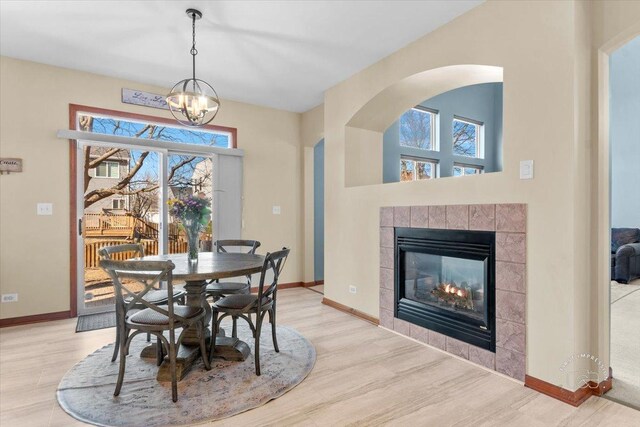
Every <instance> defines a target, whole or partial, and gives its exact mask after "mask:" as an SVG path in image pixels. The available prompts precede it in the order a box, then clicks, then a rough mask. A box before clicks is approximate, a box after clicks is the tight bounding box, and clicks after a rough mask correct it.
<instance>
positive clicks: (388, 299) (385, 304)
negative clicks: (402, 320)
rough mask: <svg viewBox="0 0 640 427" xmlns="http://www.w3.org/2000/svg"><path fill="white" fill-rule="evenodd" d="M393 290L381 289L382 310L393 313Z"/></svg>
mask: <svg viewBox="0 0 640 427" xmlns="http://www.w3.org/2000/svg"><path fill="white" fill-rule="evenodd" d="M393 304H394V299H393V289H380V308H384V309H386V310H391V311H393Z"/></svg>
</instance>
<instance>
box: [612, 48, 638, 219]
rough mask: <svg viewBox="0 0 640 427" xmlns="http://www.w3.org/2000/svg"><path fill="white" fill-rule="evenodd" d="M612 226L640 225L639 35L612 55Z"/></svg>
mask: <svg viewBox="0 0 640 427" xmlns="http://www.w3.org/2000/svg"><path fill="white" fill-rule="evenodd" d="M609 89H610V93H609V96H610V98H609V141H610V147H611V226H612V227H640V36H639V37H636V38H635V39H633V40H631V41H630V42H628V43H627V44H625V45H624V46H622V47H621V48H620V49H618V50H616V51H615V52H614V53H613V54H612V55H611V57H610V58H609Z"/></svg>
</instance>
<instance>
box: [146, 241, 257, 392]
mask: <svg viewBox="0 0 640 427" xmlns="http://www.w3.org/2000/svg"><path fill="white" fill-rule="evenodd" d="M142 260H144V261H171V262H173V264H174V265H175V269H174V270H173V281H174V284H175V283H176V282H182V281H184V282H185V285H184V289H185V291H186V292H187V295H186V304H187V305H189V306H192V307H204V309H205V311H206V315H205V319H204V322H205V325H204V326H205V328H204V330H205V334H206V335H207V338H208V339H209V338H210V336H211V329H209V326H210V324H211V306H210V305H209V303H208V302H207V299H206V288H207V282H208V281H210V280H212V279H225V278H229V277H239V276H246V275H250V274H255V273H259V272H260V271H261V270H262V264H263V263H264V256H263V255H256V254H244V253H226V252H200V253H199V254H198V262H196V263H193V262H189V261H188V260H187V254H185V253H182V254H168V255H149V256H145V257H144V258H142ZM250 353H251V350H250V349H249V346H248V345H247V344H246V343H245V342H243V341H241V340H239V339H238V338H234V337H226V336H225V333H224V330H221V331H220V332H219V334H218V336H217V337H216V353H215V354H214V356H215V357H221V358H224V359H226V360H237V361H242V360H245V359H246V358H247V357H248V356H249V354H250ZM143 355H144V354H143ZM146 355H147V356H149V357H155V350H151V349H150V350H149V351H147V354H146ZM199 357H200V348H199V340H198V337H197V332H196V329H195V327H192V328H190V329H188V330H187V331H185V335H184V338H183V341H182V346H181V347H180V349H179V350H178V359H177V374H178V379H179V380H180V379H182V378H184V376H185V375H186V373H187V372H188V371H189V369H190V368H191V366H192V365H193V364H194V363H195V362H196V361H197V360H198V358H199ZM168 365H169V363H168V361H165V362H164V363H163V364H162V366H161V367H160V369H159V370H158V380H159V381H168V380H170V379H171V376H170V374H169V366H168Z"/></svg>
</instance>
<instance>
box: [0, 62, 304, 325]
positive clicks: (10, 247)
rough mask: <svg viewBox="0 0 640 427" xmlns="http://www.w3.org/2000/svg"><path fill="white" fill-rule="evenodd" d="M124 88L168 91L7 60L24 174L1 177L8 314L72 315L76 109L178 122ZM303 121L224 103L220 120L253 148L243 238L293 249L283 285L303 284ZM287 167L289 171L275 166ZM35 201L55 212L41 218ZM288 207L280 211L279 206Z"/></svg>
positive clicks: (11, 137) (0, 136)
mask: <svg viewBox="0 0 640 427" xmlns="http://www.w3.org/2000/svg"><path fill="white" fill-rule="evenodd" d="M123 87H127V88H135V89H141V90H146V91H149V92H154V93H165V92H166V91H167V89H166V88H159V87H152V86H148V85H144V84H140V83H135V82H130V81H123V80H118V79H114V78H109V77H104V76H99V75H95V74H89V73H84V72H78V71H72V70H68V69H62V68H57V67H51V66H47V65H42V64H36V63H32V62H25V61H19V60H15V59H11V58H7V57H1V58H0V94H1V98H0V111H1V113H2V114H1V118H0V156H2V157H20V158H22V159H23V161H24V169H23V170H24V171H23V172H22V173H15V174H11V175H3V176H2V177H0V239H1V240H0V292H1V293H3V294H5V293H14V292H17V293H18V294H19V300H18V302H17V303H5V304H2V305H1V306H0V318H11V317H17V316H27V315H33V314H40V313H49V312H58V311H65V310H69V277H70V276H69V263H70V261H69V245H70V242H69V142H68V141H66V140H61V139H58V138H56V136H55V135H56V132H57V131H58V130H59V129H66V128H68V122H69V118H68V117H69V104H70V103H74V104H82V105H88V106H93V107H100V108H108V109H114V110H121V111H129V112H134V113H139V114H146V115H156V116H164V117H170V115H169V113H168V112H166V111H163V110H158V109H152V108H145V107H137V106H131V105H127V104H122V103H121V102H120V90H121V88H123ZM300 122H301V115H300V114H297V113H289V112H285V111H279V110H274V109H270V108H263V107H258V106H253V105H248V104H242V103H238V102H233V101H223V104H222V109H221V111H220V114H219V115H218V117H216V119H215V123H216V124H219V125H223V126H230V127H235V128H237V129H238V146H239V148H242V149H244V150H245V159H244V202H243V203H244V205H243V206H244V208H243V219H244V228H243V230H242V235H243V237H246V238H255V239H258V240H260V241H261V242H262V247H261V250H262V251H268V250H275V249H279V248H281V247H282V246H283V245H286V246H289V247H291V249H292V252H291V256H290V259H289V262H288V263H287V267H286V269H285V271H284V273H283V275H284V277H283V278H282V282H298V281H301V280H302V259H303V236H302V223H303V221H302V220H303V218H302V210H301V205H302V192H303V187H302V182H301V179H300V177H301V176H302V156H303V154H302V148H301V143H300V134H301V133H300ZM274 165H286V167H274ZM37 202H51V203H53V216H36V214H35V213H36V203H37ZM273 205H280V206H281V208H282V209H281V210H282V214H281V215H273V214H272V213H271V207H272V206H273Z"/></svg>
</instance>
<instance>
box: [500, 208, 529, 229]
mask: <svg viewBox="0 0 640 427" xmlns="http://www.w3.org/2000/svg"><path fill="white" fill-rule="evenodd" d="M526 215H527V214H526V206H525V205H523V204H516V203H511V204H501V205H496V231H510V232H515V233H524V232H525V230H526V228H527V217H526Z"/></svg>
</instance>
